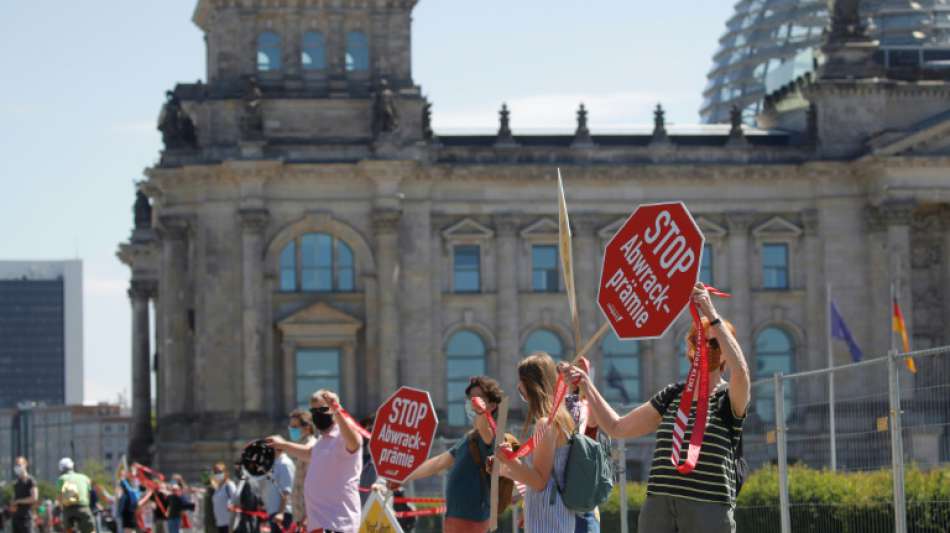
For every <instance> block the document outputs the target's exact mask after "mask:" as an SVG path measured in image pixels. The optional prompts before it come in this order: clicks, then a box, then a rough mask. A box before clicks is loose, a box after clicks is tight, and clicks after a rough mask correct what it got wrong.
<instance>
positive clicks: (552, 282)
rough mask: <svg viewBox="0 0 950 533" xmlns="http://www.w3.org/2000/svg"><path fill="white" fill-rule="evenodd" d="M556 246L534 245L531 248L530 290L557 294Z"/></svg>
mask: <svg viewBox="0 0 950 533" xmlns="http://www.w3.org/2000/svg"><path fill="white" fill-rule="evenodd" d="M557 280H558V277H557V246H555V245H553V244H535V245H534V246H532V247H531V288H532V289H533V290H534V292H557V291H558V281H557Z"/></svg>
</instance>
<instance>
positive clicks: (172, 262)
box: [158, 215, 190, 416]
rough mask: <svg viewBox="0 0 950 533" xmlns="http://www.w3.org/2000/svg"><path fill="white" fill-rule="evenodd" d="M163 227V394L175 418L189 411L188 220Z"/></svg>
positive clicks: (164, 221)
mask: <svg viewBox="0 0 950 533" xmlns="http://www.w3.org/2000/svg"><path fill="white" fill-rule="evenodd" d="M160 220H161V225H162V271H161V280H160V281H159V286H160V287H161V288H162V299H161V303H162V328H163V330H164V332H163V335H162V337H163V341H164V345H163V346H160V347H158V348H159V350H160V351H161V352H162V366H163V368H164V371H163V374H164V376H165V378H166V379H165V389H164V390H162V391H161V392H162V396H161V397H162V399H163V401H162V405H163V406H164V409H162V413H163V415H166V416H167V415H176V414H181V413H184V412H185V411H186V407H187V398H188V396H189V391H188V390H187V388H188V384H189V383H190V379H188V376H187V373H188V371H187V368H188V365H187V361H186V353H187V351H186V345H185V343H186V341H187V339H188V303H187V301H186V300H185V297H186V293H187V290H186V289H187V287H186V281H187V280H186V276H187V272H186V268H187V254H188V243H187V240H186V238H187V236H186V234H187V232H188V219H187V218H186V217H183V216H178V215H165V216H162V217H161V219H160Z"/></svg>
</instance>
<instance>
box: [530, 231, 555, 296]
mask: <svg viewBox="0 0 950 533" xmlns="http://www.w3.org/2000/svg"><path fill="white" fill-rule="evenodd" d="M538 248H550V249H553V250H554V268H553V270H552V269H550V268H544V269H543V271H544V272H545V278H546V279H545V288H544V289H538V287H537V285H536V284H535V274H536V273H537V272H538V271H539V270H542V269H539V268H538V267H537V266H536V264H535V255H534V253H535V249H538ZM529 252H530V254H531V257H530V259H531V292H533V293H540V294H552V293H558V292H561V257H560V250H558V246H557V244H550V243H542V242H534V243H531V246H530V248H529ZM552 272H553V275H554V287H553V289H552V288H551V287H549V286H548V283H549V282H551V279H550V275H551V273H552Z"/></svg>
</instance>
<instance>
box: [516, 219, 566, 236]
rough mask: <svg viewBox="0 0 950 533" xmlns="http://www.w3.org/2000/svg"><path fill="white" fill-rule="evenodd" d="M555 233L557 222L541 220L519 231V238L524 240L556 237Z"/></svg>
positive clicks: (556, 231)
mask: <svg viewBox="0 0 950 533" xmlns="http://www.w3.org/2000/svg"><path fill="white" fill-rule="evenodd" d="M557 233H558V226H557V222H555V221H554V220H553V219H550V218H542V219H540V220H537V221H535V222H532V223H531V224H530V225H528V227H526V228H525V229H523V230H521V236H522V237H523V238H525V239H530V238H532V237H534V238H537V237H551V236H557Z"/></svg>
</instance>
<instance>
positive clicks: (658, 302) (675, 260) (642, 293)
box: [597, 202, 703, 339]
mask: <svg viewBox="0 0 950 533" xmlns="http://www.w3.org/2000/svg"><path fill="white" fill-rule="evenodd" d="M702 250H703V234H702V232H701V231H699V227H697V226H696V222H695V221H694V220H693V217H692V215H690V214H689V211H688V210H687V209H686V206H685V205H683V203H682V202H672V203H666V204H648V205H641V206H640V207H638V208H637V210H636V211H634V212H633V214H632V215H630V218H628V219H627V221H626V222H625V223H624V224H623V226H621V228H620V229H619V230H618V231H617V233H616V234H615V235H614V236H613V238H611V239H610V242H608V243H607V249H606V250H605V251H604V267H603V270H601V273H600V289H599V290H598V293H597V303H598V304H600V310H601V311H602V312H603V313H604V316H606V317H607V320H608V321H609V322H610V325H611V327H613V329H614V332H615V333H616V334H617V337H619V338H621V339H650V338H656V337H660V336H662V335H663V334H664V333H666V330H667V329H668V328H669V327H670V325H671V324H673V321H674V320H676V317H678V316H679V314H680V313H681V312H682V311H683V308H684V307H686V305H687V304H688V303H689V298H690V295H691V293H692V291H693V285H694V284H695V283H696V279H697V277H698V275H699V264H700V256H701V254H702Z"/></svg>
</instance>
